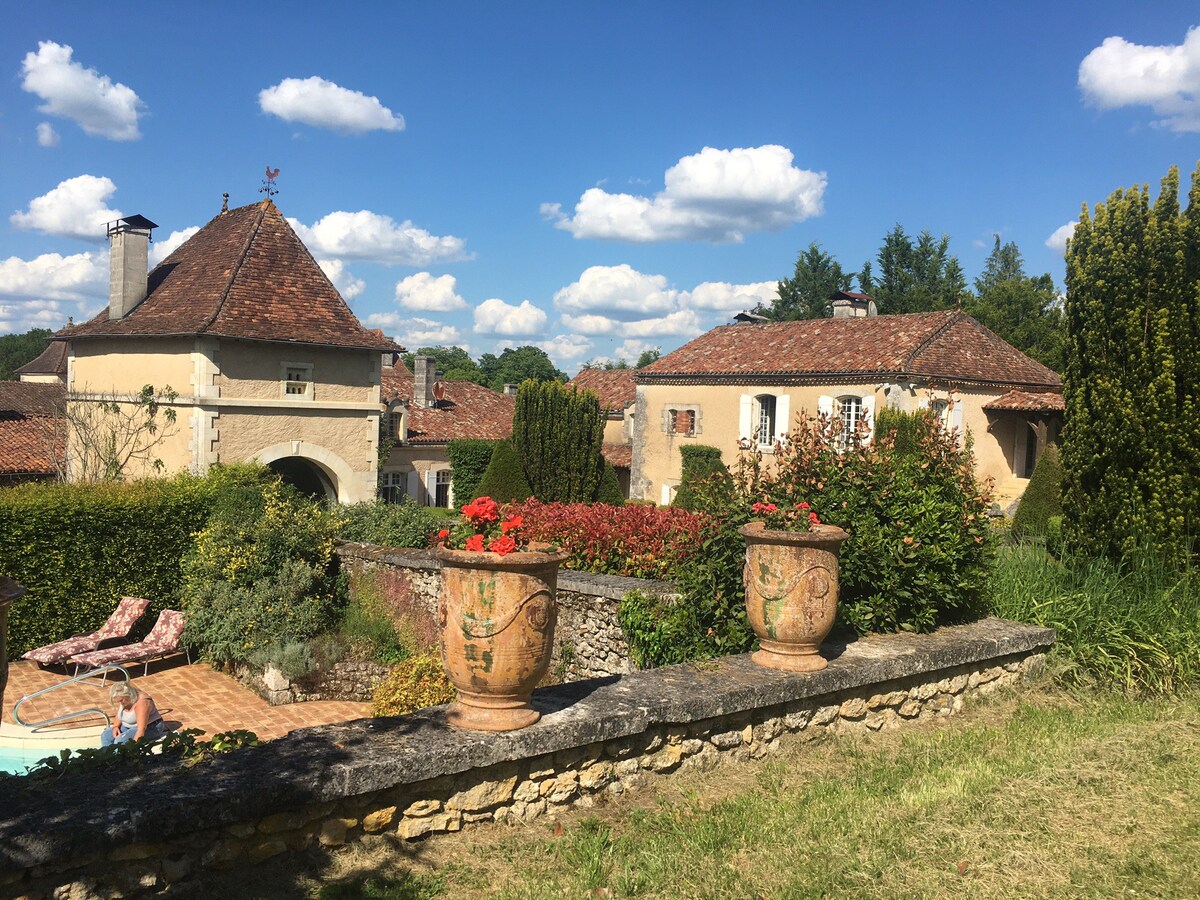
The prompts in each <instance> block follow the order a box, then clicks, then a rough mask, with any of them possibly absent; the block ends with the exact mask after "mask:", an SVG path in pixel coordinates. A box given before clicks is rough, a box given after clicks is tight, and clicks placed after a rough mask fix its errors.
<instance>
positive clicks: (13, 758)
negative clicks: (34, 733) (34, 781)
mask: <svg viewBox="0 0 1200 900" xmlns="http://www.w3.org/2000/svg"><path fill="white" fill-rule="evenodd" d="M55 753H57V751H55V750H47V749H37V748H34V749H23V748H20V747H0V772H10V773H12V774H15V775H24V774H25V770H26V769H28V768H29V767H30V766H32V765H34V764H35V763H36V762H37V761H38V760H39V759H45V758H46V757H47V756H51V755H54V754H55Z"/></svg>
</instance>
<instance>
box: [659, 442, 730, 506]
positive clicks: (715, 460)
mask: <svg viewBox="0 0 1200 900" xmlns="http://www.w3.org/2000/svg"><path fill="white" fill-rule="evenodd" d="M679 453H680V455H681V456H682V457H683V473H682V474H681V475H680V478H679V490H677V491H676V492H675V499H674V501H672V503H671V505H672V506H678V507H679V508H680V509H697V508H699V507H698V506H697V497H696V486H697V484H699V483H700V482H707V481H709V480H710V479H714V478H719V479H722V480H723V481H725V482H730V476H729V470H728V469H727V468H725V464H724V463H723V462H721V451H720V449H718V448H717V447H708V446H705V445H704V444H696V445H694V446H688V447H680V448H679ZM730 483H731V482H730Z"/></svg>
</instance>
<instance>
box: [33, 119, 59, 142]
mask: <svg viewBox="0 0 1200 900" xmlns="http://www.w3.org/2000/svg"><path fill="white" fill-rule="evenodd" d="M37 136H38V146H39V147H57V146H58V145H59V138H58V132H57V131H55V130H54V126H53V125H51V124H50V123H49V122H38V127H37Z"/></svg>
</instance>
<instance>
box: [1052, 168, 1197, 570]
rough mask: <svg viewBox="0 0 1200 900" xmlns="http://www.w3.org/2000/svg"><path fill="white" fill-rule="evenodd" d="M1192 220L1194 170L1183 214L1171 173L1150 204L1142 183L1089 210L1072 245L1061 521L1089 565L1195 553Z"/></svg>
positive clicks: (1194, 254)
mask: <svg viewBox="0 0 1200 900" xmlns="http://www.w3.org/2000/svg"><path fill="white" fill-rule="evenodd" d="M1198 223H1200V167H1198V168H1197V172H1196V175H1194V176H1193V187H1192V192H1191V196H1190V200H1189V209H1188V211H1187V213H1186V214H1181V212H1180V208H1179V173H1178V170H1176V169H1172V170H1171V172H1170V173H1169V174H1168V175H1167V177H1166V178H1164V179H1163V182H1162V189H1161V191H1160V192H1159V195H1158V198H1157V200H1156V201H1155V203H1154V205H1153V207H1151V205H1150V199H1149V190H1148V188H1147V187H1146V186H1145V185H1143V186H1142V187H1141V188H1136V189H1133V190H1129V191H1126V190H1124V189H1120V190H1117V191H1115V192H1114V193H1113V194H1112V196H1110V197H1109V199H1108V202H1107V203H1102V204H1097V206H1096V209H1095V212H1094V214H1091V215H1089V213H1088V209H1087V207H1086V206H1085V207H1084V209H1083V214H1082V216H1081V218H1080V223H1079V225H1078V226H1077V227H1076V229H1075V234H1074V236H1073V237H1072V239H1071V242H1070V244H1069V246H1068V250H1067V302H1066V318H1067V366H1066V372H1065V376H1064V394H1065V397H1066V404H1067V420H1066V426H1065V428H1064V431H1063V437H1062V456H1063V465H1064V468H1065V470H1066V478H1065V483H1064V493H1063V513H1064V517H1065V527H1066V536H1067V539H1068V541H1069V542H1070V543H1072V544H1073V545H1074V546H1076V547H1078V548H1081V549H1083V550H1085V551H1088V552H1091V553H1094V554H1099V555H1105V556H1110V557H1113V558H1118V559H1119V558H1121V557H1124V556H1126V555H1127V554H1129V553H1130V552H1132V551H1133V550H1134V549H1136V548H1137V547H1139V546H1142V545H1150V546H1152V547H1153V548H1154V549H1155V550H1156V552H1158V553H1159V554H1160V555H1161V556H1162V557H1163V558H1164V559H1166V560H1169V561H1171V562H1174V563H1176V564H1180V563H1183V562H1184V561H1185V560H1186V559H1187V558H1188V557H1189V556H1190V555H1191V554H1192V553H1194V551H1195V547H1196V539H1195V536H1194V534H1193V532H1194V530H1195V528H1196V527H1197V526H1200V519H1198V518H1197V515H1196V512H1197V501H1196V498H1195V496H1194V495H1195V493H1196V489H1197V486H1200V480H1198V479H1200V465H1198V461H1200V456H1198V451H1197V446H1196V440H1197V438H1198V437H1200V432H1198V425H1197V421H1196V413H1197V404H1198V402H1200V377H1198V376H1200V372H1198V370H1197V365H1196V360H1197V349H1196V341H1197V337H1198V335H1197V333H1196V325H1197V320H1198V318H1200V314H1198V309H1200V277H1197V276H1198V274H1200V272H1198V271H1197V270H1198V269H1200V227H1197V225H1198Z"/></svg>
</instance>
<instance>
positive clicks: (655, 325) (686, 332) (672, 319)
mask: <svg viewBox="0 0 1200 900" xmlns="http://www.w3.org/2000/svg"><path fill="white" fill-rule="evenodd" d="M703 331H704V326H703V325H701V324H700V317H699V316H697V315H696V313H695V311H693V310H690V309H680V310H676V311H675V312H673V313H669V314H667V315H665V316H659V317H658V318H655V319H639V320H638V321H636V322H626V323H625V324H624V325H622V326H621V336H622V337H627V338H630V337H634V338H652V337H658V336H659V335H664V334H669V335H672V336H674V335H680V336H683V337H695V336H696V335H698V334H701V333H703Z"/></svg>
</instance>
